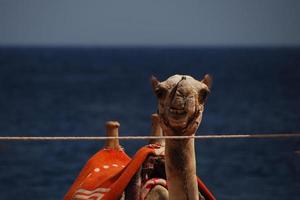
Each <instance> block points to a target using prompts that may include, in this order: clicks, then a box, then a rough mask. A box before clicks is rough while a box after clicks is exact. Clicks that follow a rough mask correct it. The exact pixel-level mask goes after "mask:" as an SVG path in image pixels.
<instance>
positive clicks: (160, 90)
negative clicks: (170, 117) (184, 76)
mask: <svg viewBox="0 0 300 200" xmlns="http://www.w3.org/2000/svg"><path fill="white" fill-rule="evenodd" d="M166 93H167V90H166V89H165V88H163V87H158V88H156V89H155V94H156V96H157V98H163V97H164V96H165V95H166Z"/></svg>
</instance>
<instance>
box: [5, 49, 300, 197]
mask: <svg viewBox="0 0 300 200" xmlns="http://www.w3.org/2000/svg"><path fill="white" fill-rule="evenodd" d="M175 73H179V74H190V75H192V76H194V77H196V78H198V79H201V78H202V77H203V75H204V74H205V73H210V74H211V75H213V77H214V85H213V89H212V93H211V95H210V97H209V99H208V103H207V106H206V111H205V113H204V119H203V122H202V125H201V127H200V129H199V133H198V134H201V133H206V134H213V133H269V132H297V131H298V132H299V131H300V106H299V104H300V94H299V92H300V90H299V88H300V49H218V48H215V49H197V48H194V49H191V48H190V49H187V48H186V49H182V48H171V49H167V48H148V49H147V48H119V49H118V48H111V49H109V48H102V49H101V48H98V49H97V48H81V49H80V48H77V49H74V48H73V49H72V48H51V49H49V48H1V49H0V135H1V136H7V135H8V136H13V135H36V136H60V135H70V136H71V135H72V136H73V135H78V136H79V135H80V136H89V135H99V136H101V135H103V133H104V123H105V121H107V120H118V121H119V122H120V123H121V130H120V132H121V135H126V134H137V135H147V134H148V133H149V132H150V115H151V114H152V113H153V112H155V111H156V106H155V105H156V101H155V98H154V95H153V94H152V91H151V87H150V84H149V77H150V76H151V75H152V74H154V75H156V76H157V77H158V78H160V79H161V80H163V79H165V78H167V77H168V76H170V75H172V74H175ZM144 144H146V142H141V141H131V142H122V145H123V146H124V147H125V149H126V151H127V152H128V153H129V154H130V155H133V154H134V152H135V151H136V150H137V149H138V148H139V147H141V146H142V145H144ZM196 144H197V146H196V147H197V171H198V175H200V177H202V179H203V180H204V182H205V183H206V184H207V186H208V187H209V188H210V189H211V191H212V192H213V193H214V194H215V196H216V197H217V198H218V199H222V200H241V199H242V200H253V199H255V200H271V199H272V200H283V199H289V200H296V199H299V196H300V153H297V152H296V151H300V139H295V138H294V139H284V140H279V139H273V140H266V139H265V140H264V139H260V140H256V139H251V140H244V139H235V140H207V141H202V140H201V141H197V143H196ZM102 145H103V143H102V142H0V199H1V200H2V199H3V200H6V199H45V200H46V199H47V200H48V199H49V200H52V199H62V197H63V195H64V194H65V192H66V191H67V189H68V187H69V186H70V185H71V183H72V182H73V180H74V178H75V177H76V176H77V174H78V172H79V170H80V169H81V168H82V166H83V165H84V163H85V162H86V161H87V159H88V158H89V157H90V156H91V155H92V154H93V153H95V152H96V151H97V150H98V149H100V148H101V147H102Z"/></svg>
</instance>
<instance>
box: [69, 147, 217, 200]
mask: <svg viewBox="0 0 300 200" xmlns="http://www.w3.org/2000/svg"><path fill="white" fill-rule="evenodd" d="M159 151H161V149H160V148H159V147H157V146H153V145H148V146H145V147H142V148H141V149H140V150H139V151H138V152H137V153H136V154H135V156H134V157H133V158H132V159H131V158H130V157H129V156H128V155H127V154H126V153H125V152H124V151H123V150H115V149H105V148H104V149H101V150H100V151H98V152H97V153H96V154H95V155H93V156H92V157H91V158H90V159H89V160H88V162H87V163H86V165H85V166H84V168H83V169H82V170H81V172H80V174H79V175H78V177H77V178H76V180H75V181H74V183H73V184H72V186H71V187H70V189H69V191H68V192H67V193H66V195H65V197H64V200H83V199H85V200H86V199H90V200H92V199H93V200H94V199H95V200H117V199H120V198H121V197H122V193H123V192H124V190H125V188H126V186H127V185H128V183H129V181H130V180H131V178H132V177H133V176H134V174H135V173H136V172H137V171H138V170H139V168H140V167H141V166H142V164H143V162H144V161H145V160H146V158H147V157H148V156H149V155H150V154H154V155H158V154H160V153H161V152H159ZM198 187H199V191H200V192H201V194H202V195H203V196H204V197H205V199H206V200H215V198H214V196H213V195H212V193H211V192H210V191H209V190H208V189H207V187H206V186H205V185H204V183H203V182H202V181H201V180H200V179H199V178H198Z"/></svg>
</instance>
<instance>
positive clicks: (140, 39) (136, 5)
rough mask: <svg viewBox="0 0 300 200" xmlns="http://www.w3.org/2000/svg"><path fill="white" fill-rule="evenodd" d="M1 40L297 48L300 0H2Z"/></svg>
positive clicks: (9, 42)
mask: <svg viewBox="0 0 300 200" xmlns="http://www.w3.org/2000/svg"><path fill="white" fill-rule="evenodd" d="M0 45H88V46H89V45H92V46H94V45H102V46H110V45H112V46H114V45H117V46H120V45H121V46H122V45H125V46H128V45H129V46H138V45H142V46H155V45H159V46H162V45H184V46H300V1H299V0H218V1H217V0H207V1H201V0H184V1H183V0H119V1H117V0H82V1H80V0H48V1H46V0H36V1H33V0H26V1H24V0H0Z"/></svg>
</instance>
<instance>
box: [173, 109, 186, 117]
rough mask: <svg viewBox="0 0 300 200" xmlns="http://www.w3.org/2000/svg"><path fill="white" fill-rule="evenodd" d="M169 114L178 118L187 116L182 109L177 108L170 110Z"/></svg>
mask: <svg viewBox="0 0 300 200" xmlns="http://www.w3.org/2000/svg"><path fill="white" fill-rule="evenodd" d="M169 113H170V114H171V115H179V116H183V115H186V114H187V112H186V111H185V110H184V109H177V108H170V109H169Z"/></svg>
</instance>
